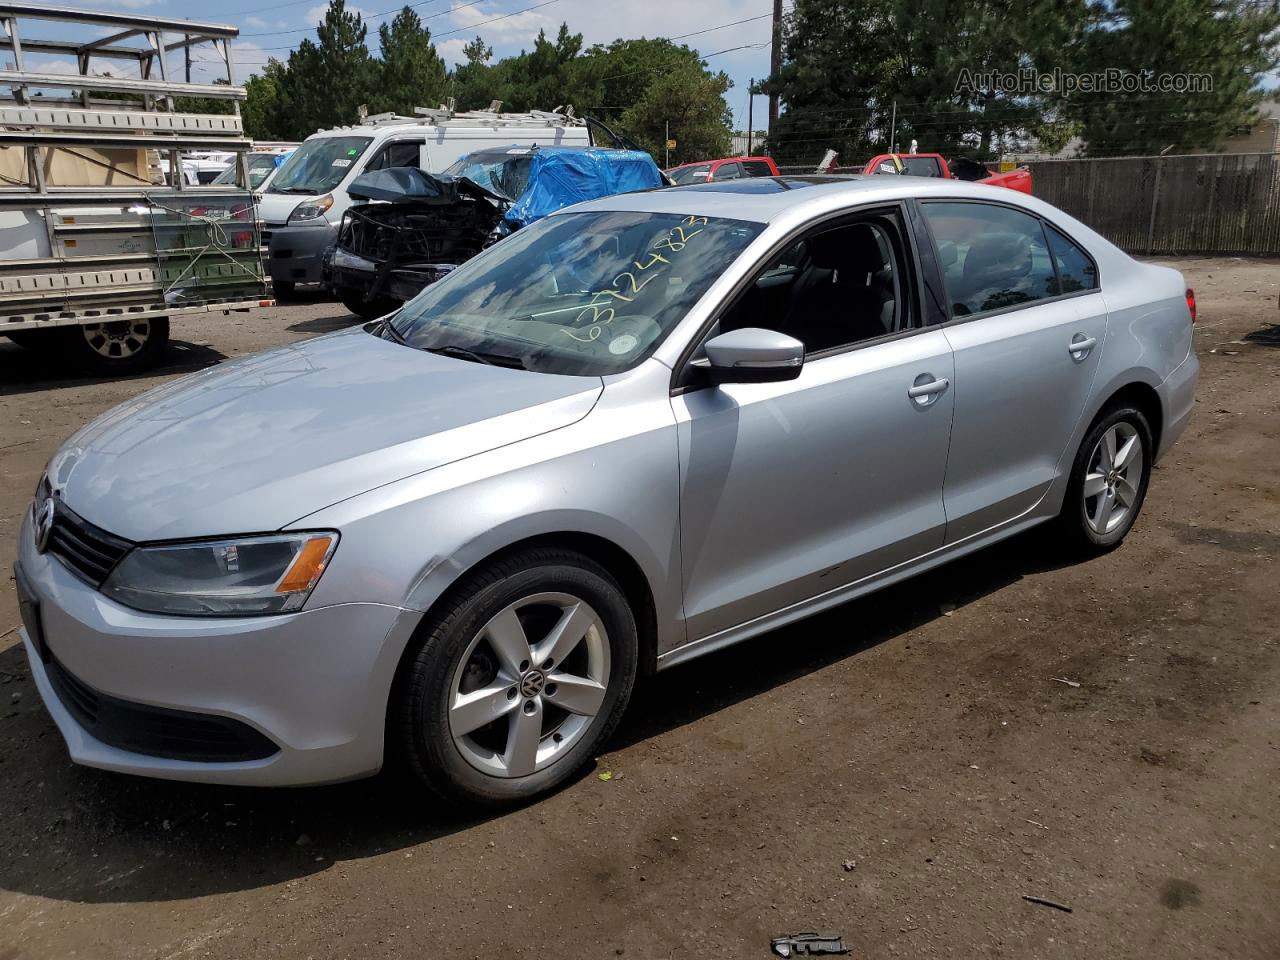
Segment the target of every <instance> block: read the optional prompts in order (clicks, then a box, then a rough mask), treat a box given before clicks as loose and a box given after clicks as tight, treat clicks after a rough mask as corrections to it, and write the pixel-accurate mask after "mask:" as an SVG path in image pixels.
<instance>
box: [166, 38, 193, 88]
mask: <svg viewBox="0 0 1280 960" xmlns="http://www.w3.org/2000/svg"><path fill="white" fill-rule="evenodd" d="M182 39H184V40H186V41H187V43H186V46H184V47H183V48H182V52H183V53H185V54H186V55H187V83H190V82H191V38H190V37H183V38H182ZM160 55H161V56H164V54H163V52H162V53H161V54H160Z"/></svg>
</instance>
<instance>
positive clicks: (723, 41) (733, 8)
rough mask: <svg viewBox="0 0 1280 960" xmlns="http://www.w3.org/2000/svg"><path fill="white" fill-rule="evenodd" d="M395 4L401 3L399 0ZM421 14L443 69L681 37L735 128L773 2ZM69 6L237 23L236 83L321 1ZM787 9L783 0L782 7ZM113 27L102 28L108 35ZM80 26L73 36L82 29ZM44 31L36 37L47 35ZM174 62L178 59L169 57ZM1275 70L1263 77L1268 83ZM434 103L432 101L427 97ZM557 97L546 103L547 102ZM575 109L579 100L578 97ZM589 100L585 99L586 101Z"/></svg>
mask: <svg viewBox="0 0 1280 960" xmlns="http://www.w3.org/2000/svg"><path fill="white" fill-rule="evenodd" d="M397 3H398V5H397ZM403 3H404V0H348V9H356V10H358V11H359V12H360V13H361V14H362V15H364V17H365V22H366V23H367V24H368V26H369V47H370V50H371V51H372V52H373V53H375V54H376V53H377V52H378V51H377V27H378V25H379V24H381V23H385V22H389V21H390V20H391V18H392V17H394V16H395V14H396V13H397V12H399V10H400V8H401V7H402V6H403ZM410 4H411V6H413V8H414V9H415V10H416V11H417V13H418V16H419V17H420V18H421V19H422V20H423V22H424V23H425V24H426V26H428V27H429V28H430V29H431V32H432V35H433V37H434V38H435V43H436V49H437V50H438V51H439V52H440V54H441V55H442V56H443V57H444V59H445V62H446V63H448V64H449V65H450V66H452V65H453V64H455V63H457V62H459V61H460V60H462V59H463V57H462V48H463V46H464V45H465V44H466V43H467V42H468V41H470V40H471V39H473V38H474V37H476V36H481V37H483V38H484V40H485V42H486V43H487V44H489V45H490V46H491V47H493V50H494V55H495V58H501V57H503V56H508V55H510V54H514V53H519V52H520V51H521V50H527V49H530V48H532V46H533V40H534V38H535V37H536V36H537V34H538V31H539V30H546V32H547V34H548V35H549V36H554V35H555V33H556V31H557V30H558V29H559V26H560V24H561V22H567V23H568V24H569V29H570V30H571V31H573V32H575V33H582V34H583V35H584V39H585V41H586V44H587V45H588V46H590V45H591V44H593V43H609V42H611V41H613V40H616V39H618V38H620V37H622V38H634V37H642V36H649V37H670V38H672V39H675V40H677V42H680V43H685V44H688V45H689V46H690V47H693V48H694V49H695V50H697V51H698V52H699V53H701V54H702V55H703V56H704V57H705V58H707V59H706V62H707V65H708V66H709V67H712V68H714V69H717V70H723V71H724V72H725V73H727V74H728V75H729V78H730V80H731V81H732V83H733V86H732V87H731V88H730V90H729V93H728V100H729V105H730V107H731V108H732V109H733V112H734V118H735V125H736V127H737V129H739V130H742V129H745V128H746V124H747V87H748V84H749V83H750V80H751V79H752V78H759V77H764V76H767V75H768V72H769V40H770V15H771V11H772V2H771V0H410ZM69 5H74V6H83V7H85V8H87V9H95V10H104V9H115V10H119V11H121V12H128V13H135V14H141V15H148V14H150V15H155V16H162V17H178V18H188V19H196V20H204V21H213V22H217V23H230V24H233V25H234V26H236V27H238V28H239V29H240V37H239V38H238V39H237V40H235V41H233V49H234V54H235V60H236V64H237V76H236V79H237V81H238V82H243V81H244V79H245V78H246V77H247V76H248V75H249V74H250V73H253V72H255V71H260V70H261V69H262V67H263V65H264V64H265V63H266V62H267V59H268V58H269V57H278V58H279V59H281V60H285V59H287V58H288V56H289V51H290V50H291V49H292V48H293V47H295V46H297V44H298V43H300V42H301V41H302V40H303V39H304V38H306V37H311V38H314V37H315V29H314V28H315V25H316V23H317V22H318V21H319V20H320V19H321V17H323V15H324V11H325V8H326V6H327V0H222V2H220V3H210V2H208V0H71V2H70V4H69ZM790 7H791V0H786V2H785V3H784V8H786V9H789V8H790ZM40 29H43V30H46V32H47V33H48V38H54V37H56V36H58V35H59V33H60V32H61V28H60V27H59V26H58V25H56V24H49V23H48V22H45V23H44V24H43V25H42V27H41V28H40ZM110 32H112V31H111V30H107V29H104V30H101V31H100V33H101V34H102V35H105V34H107V33H110ZM84 35H85V33H84V32H83V31H82V30H81V31H80V32H78V33H77V36H84ZM44 38H45V36H44V34H41V36H40V39H44ZM171 58H173V59H171V60H170V65H171V70H173V71H178V70H180V69H181V55H180V54H177V53H175V54H171ZM195 58H196V63H195V73H194V76H193V79H204V80H206V81H207V80H211V79H212V78H213V76H215V73H214V65H213V63H212V60H213V53H212V51H211V50H210V49H209V48H208V47H207V46H206V47H204V48H203V49H197V50H196V52H195ZM175 61H176V62H175ZM37 66H44V67H46V68H47V69H46V70H45V71H44V72H66V71H67V70H70V69H73V68H72V67H71V66H70V63H65V64H57V63H48V64H44V65H37V64H32V63H28V69H35V68H36V67H37ZM1277 82H1280V73H1278V74H1277V75H1275V76H1272V77H1269V78H1267V80H1266V81H1264V86H1266V87H1268V88H1274V87H1275V86H1276V84H1277ZM424 106H434V104H424ZM554 106H556V104H546V105H545V107H546V108H547V109H550V108H551V107H554ZM575 106H578V107H579V108H580V112H585V110H582V109H581V108H583V107H584V105H581V104H577V105H575ZM587 106H589V105H587ZM767 109H768V101H767V99H766V98H765V97H756V98H755V112H754V121H755V127H756V128H757V129H764V127H765V126H766V123H765V117H766V114H767Z"/></svg>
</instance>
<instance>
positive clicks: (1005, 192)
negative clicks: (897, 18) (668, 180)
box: [571, 174, 1060, 223]
mask: <svg viewBox="0 0 1280 960" xmlns="http://www.w3.org/2000/svg"><path fill="white" fill-rule="evenodd" d="M906 197H920V198H942V197H955V198H957V199H978V200H996V201H1005V202H1008V203H1012V204H1014V205H1017V206H1024V207H1027V208H1029V209H1032V210H1036V211H1037V212H1041V208H1044V210H1045V211H1049V210H1052V208H1049V207H1048V205H1047V204H1044V203H1042V202H1040V201H1037V200H1035V199H1034V198H1032V197H1029V196H1027V195H1026V194H1023V193H1019V192H1017V191H1015V190H1009V189H1008V188H1007V187H998V186H991V185H989V184H981V183H967V182H965V181H963V180H943V179H940V178H938V177H910V176H902V175H899V176H883V175H881V176H865V175H862V174H852V175H848V174H842V175H829V176H781V177H749V178H745V179H739V180H722V181H712V182H710V183H693V184H687V185H684V186H678V187H663V188H659V189H656V190H648V191H643V192H638V193H623V194H617V195H615V196H611V197H603V198H601V199H599V200H592V201H589V202H587V203H584V204H578V205H576V206H574V207H572V208H571V210H572V212H574V213H578V212H582V211H585V210H627V211H635V212H651V213H680V214H692V215H696V216H707V217H724V218H725V219H730V220H748V221H754V222H757V223H769V222H770V221H772V220H773V219H775V218H776V217H777V216H778V215H779V214H781V213H784V212H787V213H790V212H792V211H796V210H799V209H800V208H814V209H815V212H816V211H817V208H823V207H830V208H831V209H839V208H840V207H844V206H848V205H851V204H861V203H869V202H875V201H878V200H886V201H887V200H900V199H904V198H906ZM1059 216H1060V214H1059Z"/></svg>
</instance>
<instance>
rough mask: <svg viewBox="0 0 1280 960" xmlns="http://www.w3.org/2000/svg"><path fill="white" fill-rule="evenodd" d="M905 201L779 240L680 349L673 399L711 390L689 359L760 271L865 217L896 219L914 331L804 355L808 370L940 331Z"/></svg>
mask: <svg viewBox="0 0 1280 960" xmlns="http://www.w3.org/2000/svg"><path fill="white" fill-rule="evenodd" d="M908 203H909V201H908V200H907V199H902V200H887V201H886V200H880V201H872V202H868V203H866V204H863V205H860V206H856V207H847V208H844V209H842V210H833V211H831V212H830V213H827V214H825V215H823V216H821V217H818V218H817V219H815V220H810V221H808V222H807V223H804V224H802V225H800V226H798V227H796V229H794V230H792V231H791V232H790V233H788V234H787V235H786V236H784V237H783V238H782V239H781V240H779V241H778V242H777V243H775V244H774V245H773V246H772V247H770V248H769V249H768V250H767V251H766V252H765V253H764V255H763V256H761V257H760V258H759V259H758V260H757V261H756V267H755V268H754V269H752V271H751V272H750V273H748V274H747V275H746V276H745V277H743V278H742V279H741V280H739V281H738V283H737V285H736V286H735V287H734V288H733V289H732V290H730V291H729V293H728V294H726V295H725V296H724V297H723V298H722V299H721V301H720V303H719V304H718V305H717V306H716V309H715V310H714V311H713V312H712V314H711V316H709V317H708V318H707V320H706V322H704V323H703V325H702V327H701V328H700V329H699V330H698V332H697V334H696V335H694V336H692V337H690V338H689V342H688V343H686V344H685V347H684V349H683V350H682V351H681V352H680V359H679V360H678V361H677V362H676V364H675V366H674V367H672V370H671V396H673V397H678V396H681V395H683V394H685V393H692V392H693V391H695V390H705V389H708V388H710V387H711V384H708V383H705V382H698V380H696V379H694V378H696V377H698V373H697V368H696V367H694V366H692V362H693V355H694V354H695V353H696V352H697V351H698V348H699V347H700V346H702V344H704V343H705V342H706V341H707V338H708V337H710V336H711V335H712V333H711V332H712V331H713V330H714V329H715V328H716V327H717V326H719V324H720V320H721V318H722V317H723V316H724V315H725V313H726V312H727V311H728V309H729V308H730V307H732V306H733V305H734V304H736V303H737V301H738V299H739V298H740V297H742V296H744V295H745V294H746V292H747V290H749V289H750V288H751V287H752V286H753V285H754V284H755V281H756V280H757V279H758V278H759V276H760V274H761V273H763V272H764V268H765V267H766V266H767V265H768V264H769V263H770V262H771V261H772V260H773V258H774V257H776V256H778V255H779V254H781V253H782V252H783V251H784V250H786V249H787V247H789V246H791V245H792V244H793V243H795V242H796V241H797V240H800V239H802V238H803V237H805V236H807V235H808V234H811V233H813V232H815V231H823V230H835V229H839V228H840V227H841V226H844V225H846V223H854V222H857V221H859V220H865V219H867V217H869V216H875V215H876V214H877V213H881V214H894V213H896V214H897V215H898V220H899V223H900V230H899V233H900V234H901V235H902V237H901V239H902V242H903V244H904V245H905V249H904V250H903V251H902V252H903V253H904V254H906V256H907V259H908V261H909V262H908V263H907V264H906V271H907V272H909V273H912V274H913V275H914V277H915V283H911V284H904V287H906V288H907V290H908V292H909V294H910V298H909V302H908V310H909V314H908V319H909V320H910V321H912V325H911V326H909V327H908V328H907V329H905V330H898V331H897V332H895V333H886V334H884V335H883V336H879V337H868V338H867V339H865V340H857V341H855V342H853V343H846V344H844V345H843V346H838V347H828V348H827V349H826V350H819V351H816V352H814V353H812V354H810V353H806V354H805V358H804V362H805V364H806V365H808V364H809V363H811V362H816V361H818V360H826V359H828V358H830V357H835V356H839V355H841V354H844V353H849V352H851V351H854V350H862V349H863V348H865V347H874V346H879V345H880V344H883V343H892V342H893V341H896V340H902V339H905V338H907V337H913V336H916V335H917V334H920V333H925V332H928V331H931V330H934V329H937V327H938V325H937V324H933V325H930V324H928V323H926V322H925V320H924V316H923V314H924V307H923V304H924V291H923V290H922V283H923V278H922V276H921V273H922V269H921V260H920V251H919V249H918V245H917V242H916V236H915V230H914V229H912V221H911V219H910V217H909V216H908V212H907V206H908Z"/></svg>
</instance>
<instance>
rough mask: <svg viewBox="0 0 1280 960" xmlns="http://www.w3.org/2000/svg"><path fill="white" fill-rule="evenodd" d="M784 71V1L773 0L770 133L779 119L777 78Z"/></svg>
mask: <svg viewBox="0 0 1280 960" xmlns="http://www.w3.org/2000/svg"><path fill="white" fill-rule="evenodd" d="M781 71H782V0H773V49H772V50H771V51H770V54H769V76H770V77H771V78H773V79H774V81H775V82H774V83H772V84H770V85H769V89H770V91H771V92H770V93H769V132H770V133H773V127H774V123H775V122H776V121H777V119H778V85H777V82H776V80H777V76H778V74H779V73H780V72H781Z"/></svg>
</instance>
